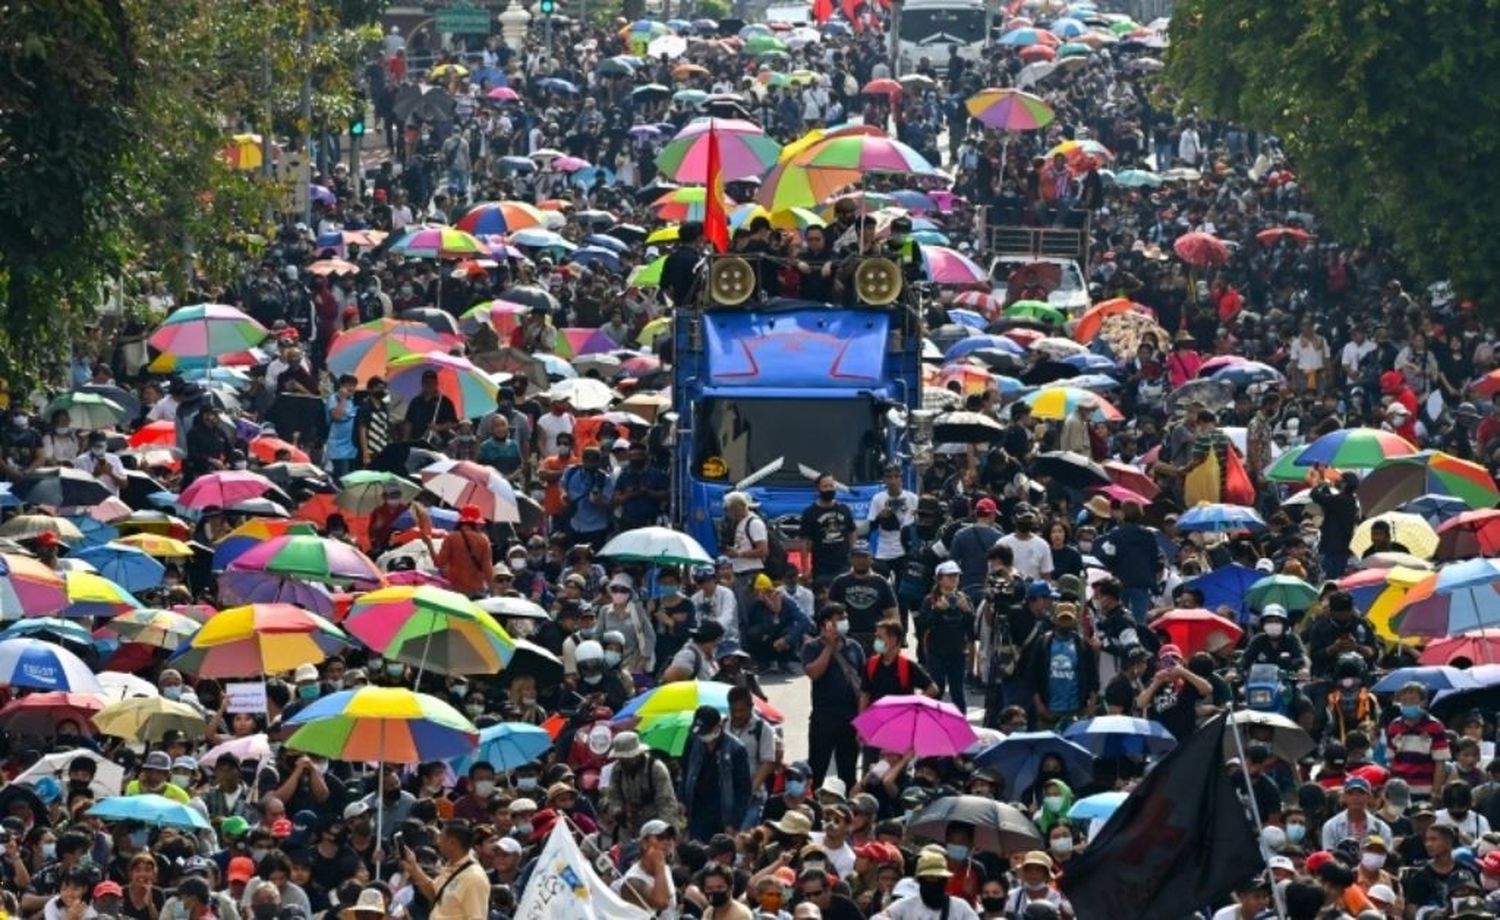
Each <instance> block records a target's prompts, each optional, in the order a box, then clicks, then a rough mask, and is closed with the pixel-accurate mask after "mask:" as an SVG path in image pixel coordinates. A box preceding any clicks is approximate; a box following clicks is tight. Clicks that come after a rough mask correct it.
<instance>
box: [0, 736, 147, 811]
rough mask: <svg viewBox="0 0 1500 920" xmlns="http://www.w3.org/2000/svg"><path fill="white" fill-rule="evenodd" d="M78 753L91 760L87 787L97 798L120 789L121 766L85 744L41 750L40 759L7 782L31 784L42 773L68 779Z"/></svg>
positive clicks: (121, 781) (60, 780)
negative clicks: (46, 751)
mask: <svg viewBox="0 0 1500 920" xmlns="http://www.w3.org/2000/svg"><path fill="white" fill-rule="evenodd" d="M80 757H81V758H85V759H87V760H91V761H93V762H94V778H93V779H92V780H90V781H89V791H90V792H92V793H93V794H94V798H95V799H96V800H103V799H107V798H109V797H110V796H115V795H119V794H120V791H121V790H122V789H124V788H125V770H124V768H122V767H121V766H120V765H119V764H117V763H115V762H114V761H112V760H107V759H105V758H104V757H103V756H102V755H100V754H99V753H98V752H97V751H93V750H90V749H88V748H76V749H74V750H71V751H58V752H55V753H52V754H43V755H42V756H41V758H40V759H39V760H37V761H36V762H35V763H33V764H32V765H31V766H29V767H27V768H26V769H25V770H23V771H22V772H21V773H20V774H18V775H17V776H16V778H15V779H14V780H12V781H11V783H10V785H13V786H34V785H36V781H37V780H39V779H41V778H42V777H44V776H49V777H51V778H53V779H55V780H58V781H59V782H63V781H65V780H66V779H67V774H68V772H69V768H70V767H71V766H72V764H73V761H74V760H75V759H76V758H80Z"/></svg>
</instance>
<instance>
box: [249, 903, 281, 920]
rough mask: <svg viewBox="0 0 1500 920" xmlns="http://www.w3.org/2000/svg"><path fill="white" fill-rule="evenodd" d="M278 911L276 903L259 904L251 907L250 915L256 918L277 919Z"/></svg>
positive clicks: (256, 919) (258, 919) (260, 919)
mask: <svg viewBox="0 0 1500 920" xmlns="http://www.w3.org/2000/svg"><path fill="white" fill-rule="evenodd" d="M276 911H277V906H276V905H275V904H257V905H255V906H254V907H252V908H250V916H252V917H254V918H255V920H276Z"/></svg>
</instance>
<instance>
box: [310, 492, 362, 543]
mask: <svg viewBox="0 0 1500 920" xmlns="http://www.w3.org/2000/svg"><path fill="white" fill-rule="evenodd" d="M333 499H334V496H332V495H328V494H325V493H318V494H317V495H314V496H313V497H312V498H309V499H308V500H307V501H305V502H303V503H302V504H300V505H298V506H297V509H296V510H295V511H293V512H292V520H294V521H310V522H312V523H313V524H316V525H317V526H318V527H319V528H320V529H323V530H327V528H328V516H329V515H330V514H337V515H341V516H342V517H343V519H344V523H345V524H347V525H349V536H351V537H353V538H354V542H356V543H358V544H359V546H360V548H361V549H369V548H370V518H369V517H368V516H367V515H362V514H355V513H354V512H352V511H349V510H348V509H345V508H340V507H339V506H338V505H335V504H334V503H333Z"/></svg>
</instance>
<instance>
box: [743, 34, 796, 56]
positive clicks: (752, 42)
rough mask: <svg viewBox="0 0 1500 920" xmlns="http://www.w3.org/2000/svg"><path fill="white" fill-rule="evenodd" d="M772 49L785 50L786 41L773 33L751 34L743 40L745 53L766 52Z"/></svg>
mask: <svg viewBox="0 0 1500 920" xmlns="http://www.w3.org/2000/svg"><path fill="white" fill-rule="evenodd" d="M772 51H782V52H784V51H786V42H784V41H782V40H781V39H779V38H777V37H776V36H774V35H752V36H750V38H749V40H748V41H746V42H745V53H746V54H768V53H770V52H772Z"/></svg>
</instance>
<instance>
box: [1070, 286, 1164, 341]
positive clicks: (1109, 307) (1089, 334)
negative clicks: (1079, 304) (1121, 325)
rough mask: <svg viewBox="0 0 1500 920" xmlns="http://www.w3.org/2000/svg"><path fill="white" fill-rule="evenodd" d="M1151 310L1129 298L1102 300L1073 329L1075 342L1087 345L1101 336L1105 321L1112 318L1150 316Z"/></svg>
mask: <svg viewBox="0 0 1500 920" xmlns="http://www.w3.org/2000/svg"><path fill="white" fill-rule="evenodd" d="M1150 312H1151V310H1150V308H1149V307H1144V306H1142V305H1140V304H1138V303H1135V302H1134V301H1132V300H1131V299H1130V298H1128V297H1115V298H1112V299H1110V300H1101V301H1100V302H1098V303H1096V304H1094V305H1093V306H1092V307H1089V308H1088V310H1086V311H1085V312H1084V314H1083V315H1082V316H1080V317H1079V318H1078V323H1077V325H1075V326H1074V327H1073V341H1075V342H1082V343H1083V344H1085V345H1087V344H1088V343H1090V342H1092V341H1093V340H1094V339H1095V338H1097V337H1098V336H1099V330H1100V329H1101V328H1103V326H1104V321H1105V320H1106V319H1108V318H1109V317H1111V316H1115V315H1117V314H1120V313H1144V314H1147V315H1150Z"/></svg>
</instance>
